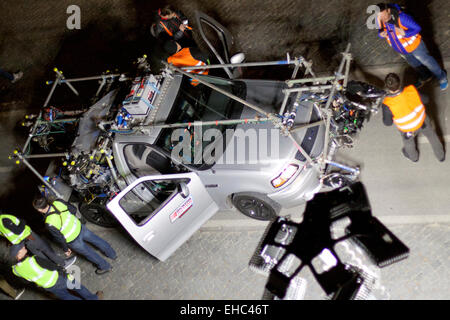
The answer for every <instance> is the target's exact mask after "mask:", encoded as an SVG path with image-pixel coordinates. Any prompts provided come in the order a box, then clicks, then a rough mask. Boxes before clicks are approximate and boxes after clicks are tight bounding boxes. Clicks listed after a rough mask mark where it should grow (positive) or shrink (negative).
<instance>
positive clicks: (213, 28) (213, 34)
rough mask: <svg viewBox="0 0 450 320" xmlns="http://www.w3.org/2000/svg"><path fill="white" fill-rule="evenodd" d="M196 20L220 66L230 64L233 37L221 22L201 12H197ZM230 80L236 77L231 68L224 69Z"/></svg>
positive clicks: (203, 37)
mask: <svg viewBox="0 0 450 320" xmlns="http://www.w3.org/2000/svg"><path fill="white" fill-rule="evenodd" d="M195 20H196V22H197V25H198V30H199V32H200V35H201V37H202V39H203V40H204V41H205V42H206V44H207V45H208V47H209V49H210V50H211V51H212V52H213V53H214V56H215V57H216V59H217V60H218V61H219V63H220V64H229V63H230V62H231V56H230V49H231V46H232V45H233V36H232V35H231V33H230V32H229V31H228V30H227V29H226V28H225V27H224V26H222V25H221V24H220V23H219V22H217V21H216V20H214V19H213V18H211V17H210V16H208V15H206V14H204V13H203V12H200V11H195ZM223 69H224V70H225V72H226V74H227V75H228V77H229V78H230V79H233V78H235V77H236V75H235V74H233V70H232V69H231V68H229V67H223Z"/></svg>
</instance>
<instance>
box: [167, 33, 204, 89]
mask: <svg viewBox="0 0 450 320" xmlns="http://www.w3.org/2000/svg"><path fill="white" fill-rule="evenodd" d="M164 50H165V51H166V53H167V54H168V55H170V56H169V57H168V58H167V62H168V63H171V64H173V65H174V66H175V67H195V66H206V65H207V64H209V59H208V55H207V54H205V53H203V52H202V51H200V49H198V48H196V47H191V48H182V47H181V46H180V45H179V44H178V43H177V42H175V41H167V42H166V43H165V44H164ZM187 72H190V73H196V74H205V75H206V74H208V69H195V70H189V71H187ZM191 84H192V85H193V86H196V85H198V81H197V80H191Z"/></svg>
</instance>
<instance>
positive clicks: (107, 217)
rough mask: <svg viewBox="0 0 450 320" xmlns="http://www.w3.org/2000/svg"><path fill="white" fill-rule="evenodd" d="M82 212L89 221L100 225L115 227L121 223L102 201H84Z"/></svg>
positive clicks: (81, 207)
mask: <svg viewBox="0 0 450 320" xmlns="http://www.w3.org/2000/svg"><path fill="white" fill-rule="evenodd" d="M80 212H81V214H82V215H83V217H84V218H85V219H86V220H87V221H89V222H92V223H93V224H96V225H98V226H101V227H105V228H114V227H117V226H118V225H119V224H118V222H117V220H116V219H115V218H114V216H113V215H112V214H111V212H109V211H108V209H106V207H105V206H104V205H102V204H100V203H95V202H92V203H82V204H81V205H80Z"/></svg>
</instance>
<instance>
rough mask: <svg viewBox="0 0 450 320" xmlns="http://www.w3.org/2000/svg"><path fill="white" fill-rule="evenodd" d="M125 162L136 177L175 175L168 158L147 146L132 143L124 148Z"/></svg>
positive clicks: (174, 169)
mask: <svg viewBox="0 0 450 320" xmlns="http://www.w3.org/2000/svg"><path fill="white" fill-rule="evenodd" d="M123 153H124V156H125V161H126V163H127V165H128V168H129V169H130V171H131V172H132V173H133V174H134V175H135V176H136V177H144V176H148V175H152V174H172V173H177V172H178V171H177V169H176V168H175V167H174V166H173V164H172V162H171V161H170V158H168V157H167V156H165V155H163V154H161V153H159V152H157V151H155V150H154V149H153V148H152V147H151V146H150V145H149V144H145V143H132V144H128V145H126V146H125V147H124V149H123Z"/></svg>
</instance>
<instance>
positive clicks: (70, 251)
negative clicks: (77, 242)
mask: <svg viewBox="0 0 450 320" xmlns="http://www.w3.org/2000/svg"><path fill="white" fill-rule="evenodd" d="M64 254H65V255H66V257H67V258H69V257H70V256H71V255H72V250H70V249H68V250H67V251H66V252H64Z"/></svg>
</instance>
